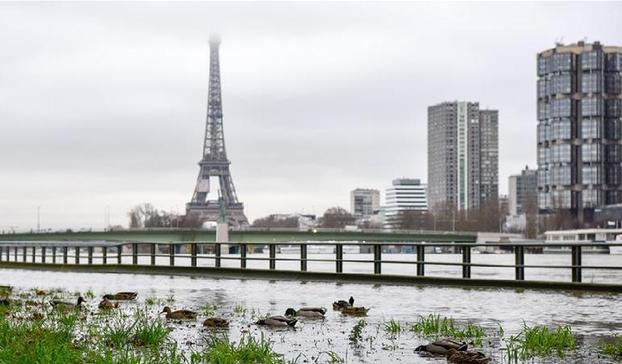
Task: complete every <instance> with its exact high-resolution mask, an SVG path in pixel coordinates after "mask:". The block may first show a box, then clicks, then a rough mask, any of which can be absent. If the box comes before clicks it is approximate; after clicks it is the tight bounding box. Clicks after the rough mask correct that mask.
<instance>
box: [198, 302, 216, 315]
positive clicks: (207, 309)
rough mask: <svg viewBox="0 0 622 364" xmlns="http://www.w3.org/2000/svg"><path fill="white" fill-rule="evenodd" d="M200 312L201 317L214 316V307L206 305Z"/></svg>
mask: <svg viewBox="0 0 622 364" xmlns="http://www.w3.org/2000/svg"><path fill="white" fill-rule="evenodd" d="M201 311H203V315H205V316H208V317H209V316H214V314H215V313H216V305H212V304H209V303H206V304H205V305H204V306H203V307H202V309H201Z"/></svg>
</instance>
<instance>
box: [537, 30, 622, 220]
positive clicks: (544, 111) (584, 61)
mask: <svg viewBox="0 0 622 364" xmlns="http://www.w3.org/2000/svg"><path fill="white" fill-rule="evenodd" d="M537 73H538V86H537V88H538V207H539V209H540V212H544V213H545V212H550V211H553V210H556V209H567V210H570V211H571V212H572V213H573V214H575V216H576V217H577V218H578V219H579V221H580V222H589V221H591V219H592V216H593V211H594V208H597V207H600V206H603V205H607V204H615V203H620V202H622V171H621V164H620V163H621V161H622V158H621V150H622V149H621V147H622V146H621V145H620V142H621V141H622V137H621V127H622V121H621V116H622V81H621V73H622V47H608V46H604V45H602V44H600V43H599V42H594V43H585V42H578V43H576V44H570V45H557V46H556V47H555V48H552V49H548V50H545V51H543V52H541V53H539V54H538V69H537Z"/></svg>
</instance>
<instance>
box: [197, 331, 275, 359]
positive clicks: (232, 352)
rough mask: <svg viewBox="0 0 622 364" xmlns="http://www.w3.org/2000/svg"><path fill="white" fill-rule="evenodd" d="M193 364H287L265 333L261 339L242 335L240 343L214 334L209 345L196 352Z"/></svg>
mask: <svg viewBox="0 0 622 364" xmlns="http://www.w3.org/2000/svg"><path fill="white" fill-rule="evenodd" d="M190 363H191V364H208V363H209V364H211V363H218V364H240V363H253V364H285V363H287V362H286V361H285V359H284V358H283V356H282V355H281V354H278V353H276V352H274V350H273V349H272V343H271V342H270V341H269V340H267V339H266V338H265V337H264V336H263V334H262V335H261V337H260V338H259V339H256V338H254V337H253V336H251V335H245V336H242V338H241V339H240V342H239V343H237V344H236V343H234V342H230V341H229V339H228V338H227V337H224V338H220V337H217V336H212V337H210V338H209V340H208V347H207V348H206V349H205V350H204V351H202V352H194V353H192V354H191V357H190Z"/></svg>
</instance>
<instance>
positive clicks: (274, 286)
mask: <svg viewBox="0 0 622 364" xmlns="http://www.w3.org/2000/svg"><path fill="white" fill-rule="evenodd" d="M0 284H3V285H5V284H8V285H13V286H15V287H16V288H19V289H29V288H44V289H51V288H62V289H64V290H67V291H68V292H74V291H81V292H85V291H86V290H89V289H90V290H92V291H93V292H94V293H95V295H97V296H99V295H102V294H104V293H106V292H111V291H118V290H131V291H137V292H139V300H138V302H136V303H133V304H139V305H140V304H143V302H144V299H145V298H147V297H152V296H155V297H159V298H166V297H168V296H171V295H172V296H173V297H174V299H175V302H174V303H172V304H171V306H173V308H175V309H176V308H188V309H196V310H198V311H200V308H201V307H202V306H203V305H205V304H206V303H210V304H215V305H216V306H217V307H218V308H217V313H218V314H219V315H221V316H223V317H227V318H230V319H231V320H232V325H231V327H230V328H229V336H230V337H231V339H233V340H237V339H238V338H239V337H240V335H241V333H242V332H250V333H251V334H253V335H257V336H258V335H260V334H261V333H263V334H264V335H266V337H268V338H270V339H271V340H272V341H273V342H274V347H275V350H276V351H278V352H280V353H283V354H285V355H286V357H287V358H288V359H294V358H297V357H298V362H300V363H303V362H309V363H312V362H316V361H315V360H318V361H317V362H320V363H323V362H327V360H328V354H327V352H334V353H336V354H337V355H338V356H339V357H341V358H343V359H346V362H347V363H389V362H403V363H444V362H445V360H444V359H437V358H427V357H422V356H420V355H418V354H416V353H414V352H413V349H414V348H415V347H416V346H418V345H420V344H424V343H425V342H426V340H424V339H422V338H420V337H418V336H417V335H415V334H412V333H410V332H405V333H402V334H401V335H400V336H398V337H397V338H390V337H388V336H387V335H386V334H385V333H384V331H383V329H382V324H383V323H384V322H386V321H388V320H390V319H395V320H398V321H399V322H401V323H402V324H404V323H412V322H414V321H415V320H416V318H417V316H418V315H423V314H428V313H440V314H442V315H446V316H452V317H454V318H455V319H458V320H468V321H471V322H474V323H478V324H480V325H483V326H484V327H485V328H487V329H489V330H490V331H491V333H492V332H497V331H498V326H499V325H502V326H503V328H504V330H505V337H507V336H508V335H512V334H516V333H517V332H518V331H519V330H520V328H521V325H522V322H523V320H524V321H525V322H526V323H527V324H528V325H533V324H541V325H551V326H554V325H561V324H570V325H571V326H572V329H573V331H574V332H575V333H576V334H578V336H579V350H577V352H576V353H571V356H570V357H567V358H566V359H563V360H558V359H557V360H541V361H535V362H536V363H549V362H551V363H608V361H606V360H605V359H602V358H598V357H597V356H596V355H595V354H593V351H592V349H591V348H594V347H596V345H597V343H598V340H600V339H601V338H602V337H605V336H611V335H614V334H617V335H622V295H607V294H592V293H590V294H587V293H585V294H582V293H565V292H561V293H559V292H558V293H547V292H543V291H517V290H507V289H504V290H502V289H460V288H445V287H442V288H441V287H413V286H399V285H370V284H350V283H348V284H336V283H320V282H294V281H266V280H240V279H211V278H196V277H179V276H175V277H173V276H158V275H131V274H100V273H64V272H51V271H50V272H45V271H28V270H12V269H2V270H0ZM350 295H352V296H354V297H355V298H356V301H357V304H360V305H364V306H367V307H369V308H370V309H371V310H370V311H369V316H368V317H367V318H366V321H367V326H366V329H365V330H364V332H363V338H364V342H363V344H362V345H361V346H358V347H355V346H353V345H351V344H350V343H349V340H348V334H349V332H350V330H351V329H352V327H353V326H354V324H355V323H356V320H357V318H351V317H345V316H342V315H341V314H339V313H337V312H334V311H332V310H330V306H331V302H332V301H333V300H336V299H347V298H348V297H349V296H350ZM97 302H98V300H97V299H94V300H92V301H91V302H89V304H90V305H91V307H93V309H94V307H96V305H97ZM236 306H238V310H237V311H238V313H235V312H234V311H236V309H235V307H236ZM301 306H325V307H327V308H329V312H328V314H327V318H326V320H324V321H313V320H304V319H302V320H301V321H300V322H299V324H298V325H297V327H296V330H282V331H278V330H270V329H261V328H257V327H256V326H255V325H252V321H253V317H252V316H253V314H255V315H258V314H261V315H263V314H266V313H271V314H283V313H284V312H285V309H286V308H288V307H294V308H296V307H301ZM240 308H243V309H244V310H245V311H246V312H245V313H242V312H240V311H242V310H241V309H240ZM159 309H161V307H153V308H152V310H153V312H152V313H153V315H154V317H155V316H156V315H157V312H158V311H159ZM202 318H203V317H200V318H199V320H197V323H196V325H193V324H190V325H188V324H185V325H184V324H177V323H170V326H171V327H172V328H173V329H174V331H173V335H174V337H175V339H176V340H177V341H178V342H179V343H180V345H181V346H182V347H184V348H186V349H187V348H188V346H190V347H192V346H194V345H197V344H199V345H200V344H201V343H202V342H203V339H204V338H205V337H206V336H207V335H208V333H207V332H206V331H204V330H203V329H202V328H201V325H200V321H201V319H202ZM502 345H503V343H502V342H499V339H498V338H496V339H493V340H492V342H490V343H489V342H486V343H485V345H484V347H483V348H481V350H482V351H484V352H486V353H487V354H489V355H491V356H492V357H493V359H494V360H493V361H494V362H497V363H502V362H504V360H503V352H502V351H501V350H500V346H502ZM318 358H319V359H318Z"/></svg>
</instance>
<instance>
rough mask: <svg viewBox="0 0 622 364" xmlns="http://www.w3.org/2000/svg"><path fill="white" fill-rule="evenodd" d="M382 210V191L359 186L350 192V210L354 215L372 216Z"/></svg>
mask: <svg viewBox="0 0 622 364" xmlns="http://www.w3.org/2000/svg"><path fill="white" fill-rule="evenodd" d="M378 210H380V191H378V190H374V189H366V188H357V189H355V190H353V191H351V192H350V212H351V213H352V215H354V216H371V215H373V214H374V211H378Z"/></svg>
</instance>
